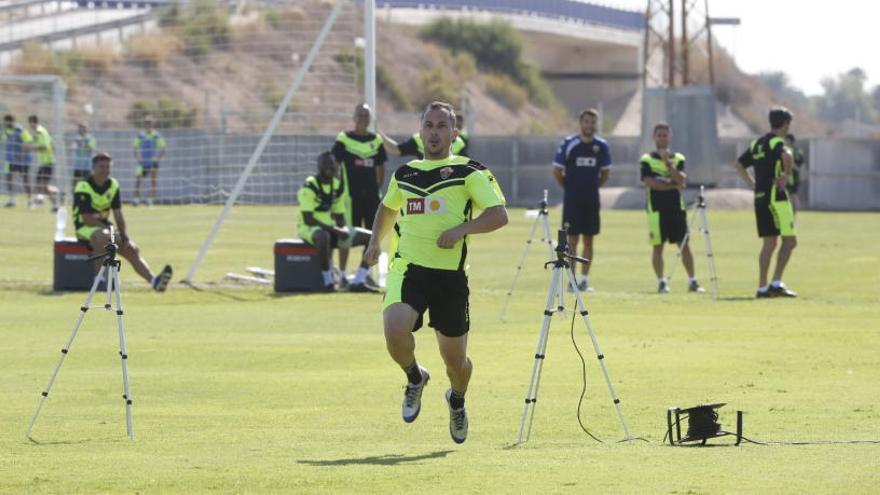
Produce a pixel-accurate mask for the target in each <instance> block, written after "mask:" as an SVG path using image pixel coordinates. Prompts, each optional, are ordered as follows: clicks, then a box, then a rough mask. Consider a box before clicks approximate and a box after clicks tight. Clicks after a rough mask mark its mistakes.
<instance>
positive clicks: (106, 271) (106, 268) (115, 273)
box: [27, 226, 134, 440]
mask: <svg viewBox="0 0 880 495" xmlns="http://www.w3.org/2000/svg"><path fill="white" fill-rule="evenodd" d="M117 249H118V247H117V246H116V242H115V235H114V231H113V227H112V226H111V227H110V243H109V244H107V245H106V246H105V247H104V250H105V252H104V254H99V255H97V256H92V257H90V258H89V260H90V261H94V260H98V259H101V258H104V261H103V263H102V264H101V269H100V270H99V271H98V274H97V275H96V276H95V280H94V282H92V288H91V290H90V291H89V295H88V296H87V297H86V302H85V303H84V304H83V305H82V307H81V308H80V313H79V318H77V320H76V324H75V325H74V326H73V331H72V332H71V333H70V337H69V338H68V339H67V343H66V344H64V348H63V349H61V359H59V360H58V364H56V365H55V369H54V370H53V371H52V376H51V377H50V378H49V384H48V385H46V389H45V390H43V393H42V396H41V397H40V404H39V405H38V406H37V411H36V412H35V413H34V417H33V418H32V419H31V424H30V426H29V427H28V431H27V437H28V438H29V439H31V440H33V438H32V437H31V431H32V430H33V429H34V423H36V422H37V417H38V416H39V415H40V410H41V409H42V408H43V403H44V402H45V401H46V397H48V396H49V391H50V390H52V385H53V384H54V383H55V378H57V377H58V371H59V370H60V369H61V365H62V364H63V363H64V358H65V357H67V354H68V352H69V351H70V346H71V345H73V339H74V338H75V337H76V332H77V331H78V330H79V327H80V325H82V322H83V319H84V318H85V316H86V312H87V311H88V310H89V304H91V302H92V298H93V297H94V296H95V292H96V291H97V289H98V284H99V283H100V282H101V280H106V281H107V284H106V286H107V299H106V301H105V303H104V309H105V310H107V311H113V305H112V304H110V297H111V293H113V294H115V300H116V321H117V327H118V330H119V355H120V356H121V357H122V398H123V399H124V400H125V423H126V429H127V431H128V436H129V438H131V439H132V440H134V423H133V421H132V418H131V390H130V389H129V387H128V367H127V365H126V362H127V361H128V354H127V352H126V351H125V322H124V320H123V319H122V295H121V294H120V292H119V268H120V266H121V262H120V261H119V260H117V259H116V251H117ZM104 276H106V279H104Z"/></svg>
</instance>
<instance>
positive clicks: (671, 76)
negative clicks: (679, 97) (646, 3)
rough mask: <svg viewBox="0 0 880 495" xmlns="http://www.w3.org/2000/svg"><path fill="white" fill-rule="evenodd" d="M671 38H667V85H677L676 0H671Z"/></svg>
mask: <svg viewBox="0 0 880 495" xmlns="http://www.w3.org/2000/svg"><path fill="white" fill-rule="evenodd" d="M667 4H668V5H669V38H668V39H667V40H666V53H667V55H666V56H667V63H668V64H669V67H668V70H669V73H668V75H667V80H666V85H667V86H668V87H670V88H674V87H675V0H669V2H668V3H667Z"/></svg>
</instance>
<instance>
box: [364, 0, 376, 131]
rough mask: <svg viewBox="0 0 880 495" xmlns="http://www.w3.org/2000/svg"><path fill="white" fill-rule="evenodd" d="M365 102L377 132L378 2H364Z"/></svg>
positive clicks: (371, 0)
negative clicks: (370, 110) (368, 106)
mask: <svg viewBox="0 0 880 495" xmlns="http://www.w3.org/2000/svg"><path fill="white" fill-rule="evenodd" d="M364 41H365V46H364V101H365V102H366V103H367V105H370V108H371V109H372V111H373V119H372V120H371V121H370V131H375V130H376V116H377V108H376V0H364Z"/></svg>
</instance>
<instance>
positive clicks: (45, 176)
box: [37, 165, 52, 180]
mask: <svg viewBox="0 0 880 495" xmlns="http://www.w3.org/2000/svg"><path fill="white" fill-rule="evenodd" d="M51 178H52V165H40V168H38V169H37V180H49V179H51Z"/></svg>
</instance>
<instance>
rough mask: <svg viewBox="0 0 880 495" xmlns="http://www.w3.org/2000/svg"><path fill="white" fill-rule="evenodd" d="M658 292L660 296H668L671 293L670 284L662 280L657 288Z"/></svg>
mask: <svg viewBox="0 0 880 495" xmlns="http://www.w3.org/2000/svg"><path fill="white" fill-rule="evenodd" d="M657 292H659V293H660V294H668V293H669V282H667V281H665V280H661V281H660V284H659V285H658V286H657Z"/></svg>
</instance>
